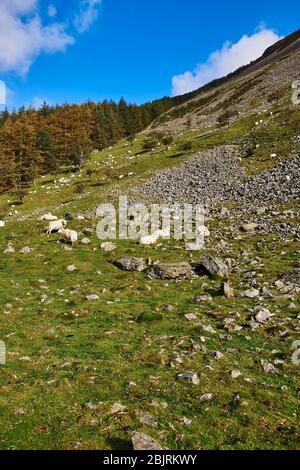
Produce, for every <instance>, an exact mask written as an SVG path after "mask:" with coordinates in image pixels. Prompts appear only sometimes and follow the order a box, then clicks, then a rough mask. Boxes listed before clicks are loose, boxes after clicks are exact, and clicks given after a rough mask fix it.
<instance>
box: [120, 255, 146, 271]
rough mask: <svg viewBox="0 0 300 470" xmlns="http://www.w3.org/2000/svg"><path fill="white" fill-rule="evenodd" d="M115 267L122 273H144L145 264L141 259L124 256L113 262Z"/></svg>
mask: <svg viewBox="0 0 300 470" xmlns="http://www.w3.org/2000/svg"><path fill="white" fill-rule="evenodd" d="M115 265H116V266H117V267H118V268H120V269H123V270H124V271H138V272H141V271H144V270H145V269H146V262H145V260H144V259H143V258H135V257H133V256H124V257H123V258H120V259H118V260H117V261H115Z"/></svg>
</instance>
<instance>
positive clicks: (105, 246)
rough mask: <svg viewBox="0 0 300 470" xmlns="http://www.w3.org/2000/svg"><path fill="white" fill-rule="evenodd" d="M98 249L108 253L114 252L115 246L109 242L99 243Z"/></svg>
mask: <svg viewBox="0 0 300 470" xmlns="http://www.w3.org/2000/svg"><path fill="white" fill-rule="evenodd" d="M100 248H101V250H103V251H106V252H109V251H114V250H115V249H116V248H117V245H116V244H115V243H111V242H103V243H101V245H100Z"/></svg>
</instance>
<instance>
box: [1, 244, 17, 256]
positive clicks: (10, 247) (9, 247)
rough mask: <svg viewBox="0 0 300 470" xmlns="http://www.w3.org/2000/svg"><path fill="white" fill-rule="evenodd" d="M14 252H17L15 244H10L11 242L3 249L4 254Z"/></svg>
mask: <svg viewBox="0 0 300 470" xmlns="http://www.w3.org/2000/svg"><path fill="white" fill-rule="evenodd" d="M14 252H15V249H14V247H13V245H12V244H10V243H9V244H8V245H7V247H6V248H5V250H4V251H3V253H4V254H5V253H14Z"/></svg>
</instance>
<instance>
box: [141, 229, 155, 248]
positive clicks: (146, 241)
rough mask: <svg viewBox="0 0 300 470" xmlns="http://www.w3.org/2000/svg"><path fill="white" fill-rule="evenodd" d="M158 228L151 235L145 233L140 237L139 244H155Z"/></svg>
mask: <svg viewBox="0 0 300 470" xmlns="http://www.w3.org/2000/svg"><path fill="white" fill-rule="evenodd" d="M159 235H160V234H159V230H157V231H156V232H154V233H152V235H146V236H145V237H141V238H140V245H141V246H151V245H155V243H156V242H157V240H158V239H159Z"/></svg>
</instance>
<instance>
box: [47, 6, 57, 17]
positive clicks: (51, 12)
mask: <svg viewBox="0 0 300 470" xmlns="http://www.w3.org/2000/svg"><path fill="white" fill-rule="evenodd" d="M56 14H57V9H56V7H55V5H52V4H51V5H49V6H48V16H49V18H54V17H55V16H56Z"/></svg>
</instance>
